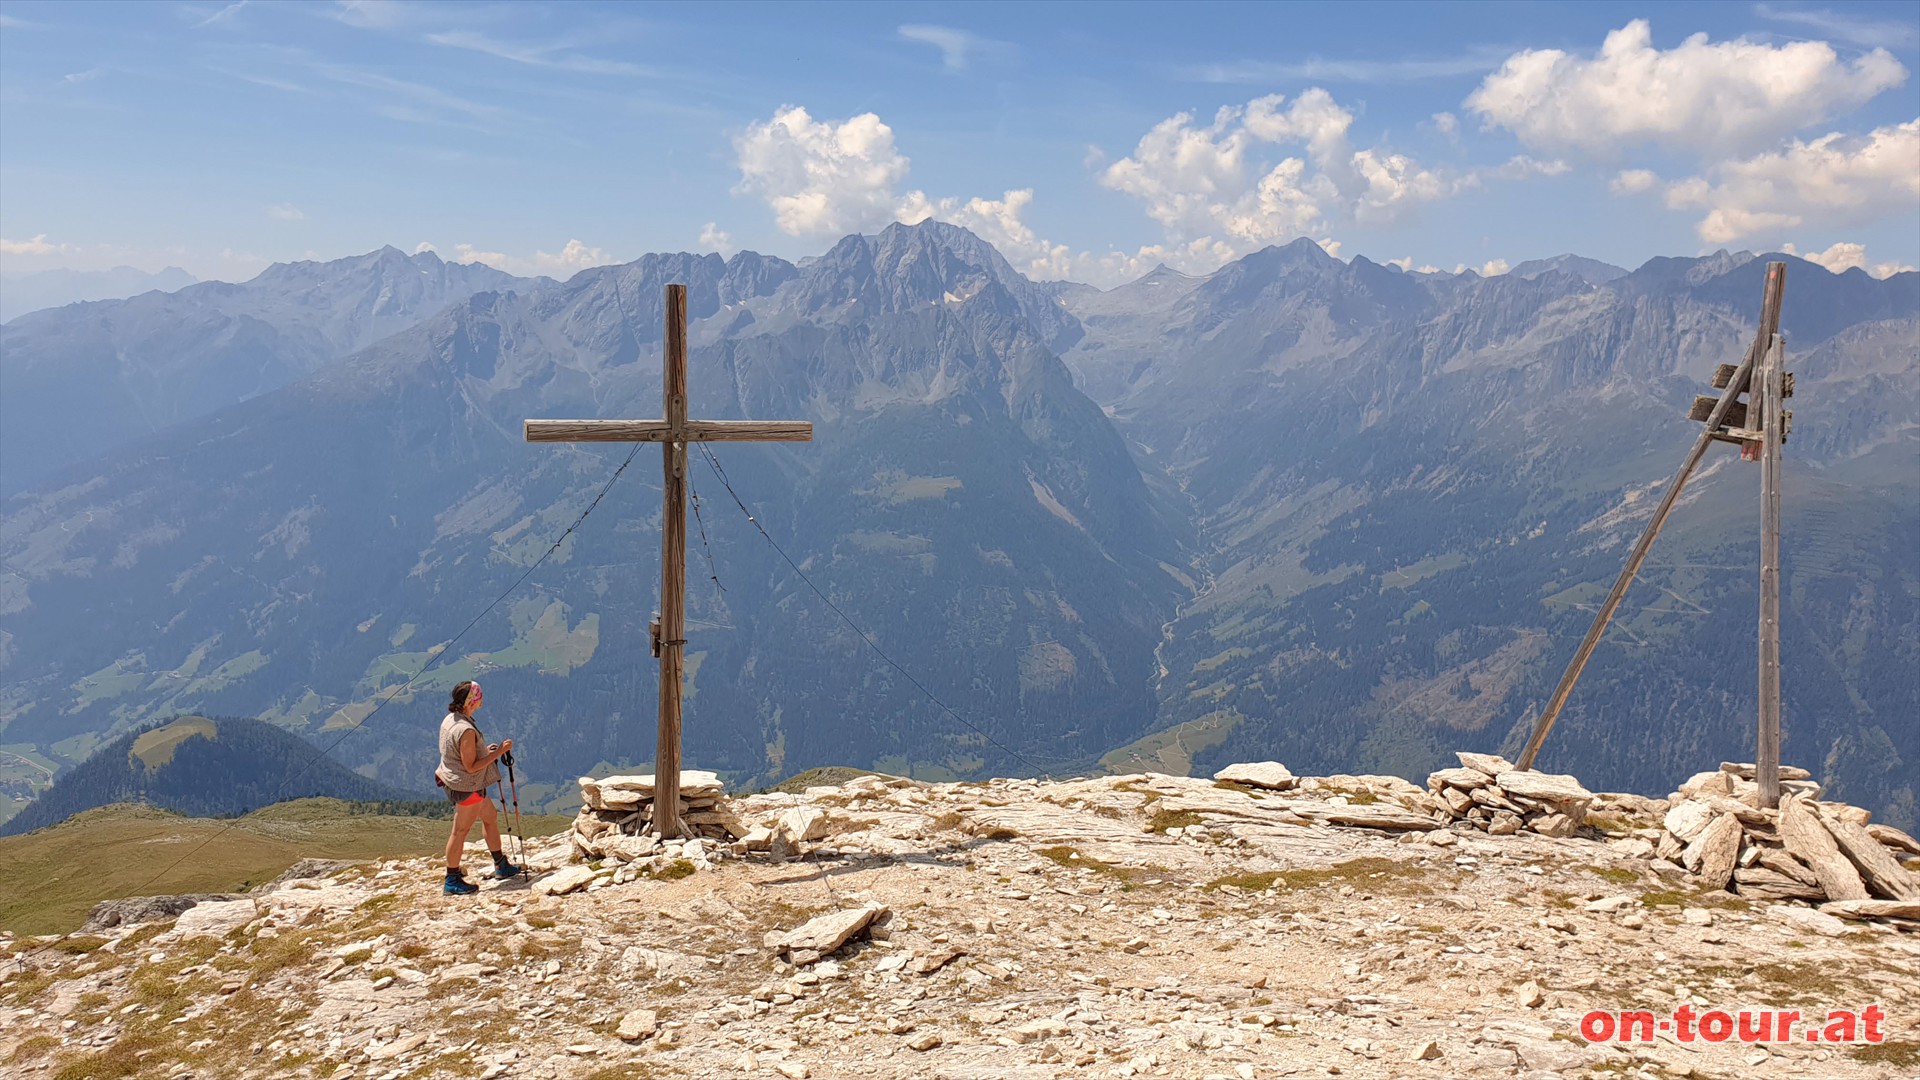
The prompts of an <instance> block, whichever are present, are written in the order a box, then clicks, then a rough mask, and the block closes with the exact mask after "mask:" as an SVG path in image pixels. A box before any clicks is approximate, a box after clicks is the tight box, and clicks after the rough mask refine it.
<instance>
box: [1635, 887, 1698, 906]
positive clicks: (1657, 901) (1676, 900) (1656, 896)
mask: <svg viewBox="0 0 1920 1080" xmlns="http://www.w3.org/2000/svg"><path fill="white" fill-rule="evenodd" d="M1692 899H1694V894H1693V893H1690V892H1680V891H1677V890H1674V889H1655V890H1654V891H1653V892H1650V893H1646V894H1644V895H1642V896H1641V897H1640V902H1641V903H1642V904H1644V905H1646V906H1647V907H1686V906H1687V901H1689V900H1692Z"/></svg>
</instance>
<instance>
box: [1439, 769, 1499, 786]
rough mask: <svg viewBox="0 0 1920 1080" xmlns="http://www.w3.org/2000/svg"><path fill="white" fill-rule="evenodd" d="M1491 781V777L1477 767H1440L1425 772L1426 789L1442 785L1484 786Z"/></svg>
mask: <svg viewBox="0 0 1920 1080" xmlns="http://www.w3.org/2000/svg"><path fill="white" fill-rule="evenodd" d="M1491 783H1493V777H1492V776H1491V775H1489V774H1487V773H1483V772H1481V771H1480V770H1479V769H1467V768H1459V769H1441V770H1440V771H1438V772H1431V773H1428V774H1427V789H1428V790H1430V791H1439V790H1440V789H1441V788H1443V787H1452V788H1466V789H1468V790H1472V789H1473V788H1480V787H1486V786H1487V785H1488V784H1491Z"/></svg>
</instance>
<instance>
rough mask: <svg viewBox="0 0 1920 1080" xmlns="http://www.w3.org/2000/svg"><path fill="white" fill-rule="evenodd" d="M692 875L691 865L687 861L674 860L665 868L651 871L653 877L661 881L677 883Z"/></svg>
mask: <svg viewBox="0 0 1920 1080" xmlns="http://www.w3.org/2000/svg"><path fill="white" fill-rule="evenodd" d="M693 875H694V868H693V863H692V862H691V861H690V860H687V859H675V860H673V861H672V862H670V863H668V864H666V865H665V866H659V867H655V868H654V871H653V876H654V877H655V878H658V879H659V880H661V881H678V880H680V879H681V878H684V877H692V876H693Z"/></svg>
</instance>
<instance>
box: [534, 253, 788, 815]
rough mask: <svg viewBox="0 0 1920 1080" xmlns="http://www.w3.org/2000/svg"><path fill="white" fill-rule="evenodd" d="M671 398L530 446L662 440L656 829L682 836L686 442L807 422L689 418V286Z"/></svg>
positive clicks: (558, 425)
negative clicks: (654, 412) (643, 415)
mask: <svg viewBox="0 0 1920 1080" xmlns="http://www.w3.org/2000/svg"><path fill="white" fill-rule="evenodd" d="M660 370H661V390H662V396H663V398H664V400H663V401H662V402H661V411H662V413H663V414H664V415H663V417H662V418H661V419H659V420H528V421H527V422H526V433H527V441H528V442H657V443H659V444H660V450H661V459H662V474H661V481H662V482H661V500H662V508H661V514H660V525H661V529H660V616H659V618H657V619H655V620H654V622H653V624H652V626H651V627H650V629H651V631H652V634H651V636H652V639H653V655H655V656H657V657H659V658H660V725H659V743H658V745H657V746H656V747H655V749H654V755H653V758H654V760H653V829H654V832H655V833H656V834H657V835H659V836H661V837H673V836H683V835H685V834H686V825H685V823H684V822H682V821H681V820H680V679H681V660H682V655H683V652H684V650H685V649H686V645H687V444H688V443H690V442H807V441H809V440H811V439H812V438H813V425H812V424H809V423H807V422H806V421H804V420H689V419H687V287H686V286H685V285H668V286H667V292H666V327H665V348H664V350H663V355H662V357H661V364H660Z"/></svg>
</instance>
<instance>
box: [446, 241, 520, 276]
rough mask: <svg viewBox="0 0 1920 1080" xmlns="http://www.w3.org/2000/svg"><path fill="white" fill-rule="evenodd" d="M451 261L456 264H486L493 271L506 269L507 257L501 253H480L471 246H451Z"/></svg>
mask: <svg viewBox="0 0 1920 1080" xmlns="http://www.w3.org/2000/svg"><path fill="white" fill-rule="evenodd" d="M453 261H454V262H457V263H486V264H487V265H488V266H491V267H493V268H494V269H495V270H505V269H506V268H507V262H508V259H507V255H506V253H505V252H503V251H481V250H479V249H477V248H475V247H474V246H473V245H472V244H455V245H453Z"/></svg>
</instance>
